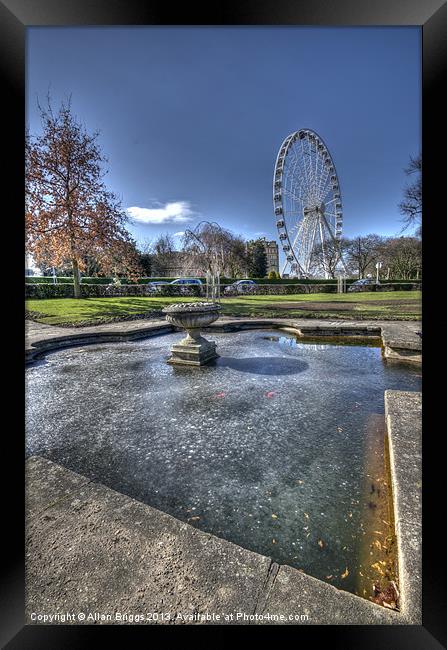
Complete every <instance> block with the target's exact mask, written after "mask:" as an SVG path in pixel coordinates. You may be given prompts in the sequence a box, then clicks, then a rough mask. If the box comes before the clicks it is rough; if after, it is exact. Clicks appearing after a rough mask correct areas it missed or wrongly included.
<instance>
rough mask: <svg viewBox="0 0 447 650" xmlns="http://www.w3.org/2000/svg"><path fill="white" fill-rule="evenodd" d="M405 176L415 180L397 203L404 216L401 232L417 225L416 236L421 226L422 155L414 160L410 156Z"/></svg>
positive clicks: (405, 189) (406, 188)
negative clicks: (413, 177) (412, 177)
mask: <svg viewBox="0 0 447 650" xmlns="http://www.w3.org/2000/svg"><path fill="white" fill-rule="evenodd" d="M405 173H406V174H407V176H413V175H415V176H416V178H415V179H414V180H413V182H412V183H410V184H409V185H407V186H406V187H405V188H404V198H403V201H401V202H400V203H399V210H400V212H401V214H403V215H404V218H403V220H402V221H403V223H404V227H403V230H406V229H407V228H409V227H410V226H414V225H417V226H418V228H417V231H416V234H417V236H420V234H421V225H422V155H421V154H419V155H418V156H416V158H413V157H412V156H410V163H409V165H408V167H407V168H406V169H405Z"/></svg>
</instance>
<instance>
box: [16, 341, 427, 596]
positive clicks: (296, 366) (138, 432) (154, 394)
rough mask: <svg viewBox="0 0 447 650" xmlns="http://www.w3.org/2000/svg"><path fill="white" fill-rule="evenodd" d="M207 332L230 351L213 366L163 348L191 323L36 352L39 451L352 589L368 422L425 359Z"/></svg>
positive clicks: (32, 390)
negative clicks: (397, 361) (179, 361)
mask: <svg viewBox="0 0 447 650" xmlns="http://www.w3.org/2000/svg"><path fill="white" fill-rule="evenodd" d="M206 336H207V337H208V338H209V339H210V340H215V341H216V342H217V350H218V352H219V353H220V355H221V357H220V358H219V359H218V360H217V361H216V363H215V365H213V366H209V367H202V368H190V367H184V368H179V367H172V366H169V365H167V364H166V363H165V360H166V358H167V357H168V356H169V348H170V346H171V345H172V344H173V343H174V342H176V341H178V340H180V339H181V338H182V334H180V333H176V334H169V335H165V336H161V337H155V338H148V339H145V340H140V341H135V342H126V343H110V344H101V345H90V346H85V347H83V348H80V347H75V348H70V349H66V350H60V351H57V352H54V353H52V354H48V355H47V357H46V358H45V359H44V360H42V361H38V362H35V363H33V364H32V365H30V366H29V367H28V368H27V409H26V415H27V435H26V447H27V454H28V455H33V454H39V455H41V456H44V457H46V458H49V459H50V460H53V461H55V462H57V463H60V464H61V465H64V466H65V467H68V468H70V469H72V470H74V471H77V472H79V473H81V474H84V475H86V476H89V477H92V478H96V479H97V480H99V481H100V482H102V483H104V484H105V485H108V486H110V487H112V488H114V489H115V490H118V491H120V492H124V493H126V494H128V495H130V496H132V497H135V498H136V499H138V500H140V501H144V502H145V503H148V504H150V505H152V506H154V507H156V508H159V509H160V510H163V511H165V512H168V513H169V514H171V515H173V516H175V517H177V518H179V519H181V520H184V521H188V522H189V523H191V524H192V525H195V526H197V527H198V528H201V529H202V530H206V531H208V532H212V533H214V534H215V535H217V536H219V537H224V538H225V539H228V540H230V541H232V542H235V543H236V544H239V545H241V546H243V547H245V548H248V549H251V550H253V551H257V552H258V553H262V554H264V555H267V556H270V557H272V558H273V559H274V560H275V561H276V562H278V563H281V564H289V565H291V566H294V567H297V568H300V569H303V570H304V571H305V572H306V573H309V574H311V575H313V576H315V577H318V578H321V579H328V576H330V579H329V581H330V582H331V584H334V585H335V586H338V587H340V588H343V589H349V590H352V591H355V589H356V584H357V582H356V580H357V576H358V572H359V565H360V557H361V556H362V553H363V551H362V545H364V522H365V517H366V516H367V514H368V512H367V511H368V507H367V505H368V499H369V496H368V494H369V493H368V490H369V483H366V484H365V476H366V475H367V474H368V462H369V461H368V458H369V456H370V448H371V444H372V446H373V447H374V449H376V450H377V449H379V450H383V429H382V427H377V426H376V425H375V426H373V427H372V428H371V422H373V423H377V422H378V421H379V422H381V421H382V415H383V412H384V401H383V393H384V390H385V389H387V388H391V389H400V390H420V381H421V380H420V370H419V369H412V368H406V367H402V366H394V365H387V364H386V363H384V362H383V360H382V357H381V350H380V348H379V347H367V346H361V345H359V344H356V345H334V344H327V343H325V344H322V343H317V344H315V343H306V342H301V341H300V342H298V341H297V339H295V337H293V336H292V335H286V334H283V333H278V332H267V331H251V332H240V333H231V334H214V333H213V334H206ZM371 431H373V433H372V434H371ZM371 435H372V436H373V438H374V437H375V439H374V440H372V442H371ZM379 438H380V439H379ZM380 453H382V451H380ZM366 486H367V487H366ZM370 507H371V506H370ZM374 507H375V506H374ZM346 568H349V572H348V574H346Z"/></svg>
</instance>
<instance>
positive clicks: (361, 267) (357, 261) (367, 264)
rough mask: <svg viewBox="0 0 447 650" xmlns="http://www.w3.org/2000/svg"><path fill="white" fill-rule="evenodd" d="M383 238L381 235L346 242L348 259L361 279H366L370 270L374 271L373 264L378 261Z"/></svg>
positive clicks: (366, 236) (356, 238)
mask: <svg viewBox="0 0 447 650" xmlns="http://www.w3.org/2000/svg"><path fill="white" fill-rule="evenodd" d="M382 243H383V238H382V237H380V235H365V236H363V237H355V239H351V240H348V241H347V242H346V257H347V260H348V262H349V264H351V265H352V266H353V267H354V268H355V269H357V272H358V276H359V278H364V277H365V274H366V272H367V271H368V269H370V270H372V269H373V264H374V262H376V261H377V260H378V256H379V253H380V246H381V244H382Z"/></svg>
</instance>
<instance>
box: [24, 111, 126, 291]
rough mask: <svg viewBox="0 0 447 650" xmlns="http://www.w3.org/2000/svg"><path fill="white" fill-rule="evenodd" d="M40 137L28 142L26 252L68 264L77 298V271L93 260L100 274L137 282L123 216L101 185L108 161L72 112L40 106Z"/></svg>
mask: <svg viewBox="0 0 447 650" xmlns="http://www.w3.org/2000/svg"><path fill="white" fill-rule="evenodd" d="M39 108H40V113H41V119H42V133H41V134H40V135H38V136H30V135H28V136H27V138H26V149H25V151H26V158H25V159H26V168H25V229H26V248H27V252H29V253H31V254H32V255H33V257H34V259H35V261H36V263H37V264H39V262H40V261H44V263H45V265H46V266H47V267H48V266H56V267H57V266H62V265H65V264H67V263H68V264H70V265H71V268H72V269H73V283H74V291H75V297H80V271H83V270H84V269H85V265H86V260H88V259H95V261H96V262H97V264H98V266H99V268H100V269H101V271H102V272H103V273H113V274H115V275H117V274H118V273H119V274H123V275H126V276H127V277H129V278H130V279H133V280H136V278H137V277H138V272H139V265H138V257H137V251H136V247H135V243H134V241H133V239H132V238H131V236H130V234H129V232H128V231H127V229H126V227H125V223H126V222H127V220H128V219H127V215H126V213H125V212H124V211H123V210H122V209H121V205H120V201H119V199H118V197H117V196H116V195H115V194H114V193H113V192H110V191H109V190H108V189H107V188H106V186H105V184H104V181H103V177H104V170H103V165H104V163H105V162H106V158H105V157H104V156H103V154H102V153H101V150H100V148H99V145H98V143H97V139H98V135H99V134H98V133H93V134H89V133H88V132H87V131H86V129H85V128H84V127H83V126H82V125H81V124H80V123H79V122H78V121H77V120H76V118H75V117H74V116H73V114H72V112H71V106H70V103H69V102H68V103H66V104H64V103H63V104H62V105H61V107H60V109H59V111H58V112H53V110H52V108H51V105H50V102H48V108H47V109H43V108H42V107H40V106H39Z"/></svg>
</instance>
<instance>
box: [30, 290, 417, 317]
mask: <svg viewBox="0 0 447 650" xmlns="http://www.w3.org/2000/svg"><path fill="white" fill-rule="evenodd" d="M421 296H422V294H421V292H420V291H389V292H371V293H369V292H364V293H345V294H334V293H319V294H298V295H290V296H239V297H235V298H223V299H222V307H223V313H224V315H226V316H257V317H263V318H267V317H271V318H272V317H281V316H283V317H285V316H289V317H301V318H332V319H335V318H343V319H376V320H382V319H384V320H420V318H421V316H420V314H421ZM195 300H197V298H181V297H179V298H135V297H129V298H83V299H75V298H52V299H48V300H27V301H26V302H25V304H26V310H27V312H28V314H29V316H30V317H31V318H32V319H33V320H35V321H38V322H40V323H46V324H49V325H70V324H74V325H80V324H85V323H92V324H93V323H101V322H107V321H111V320H116V319H121V318H129V317H130V316H138V315H142V314H148V313H150V312H154V310H155V311H159V310H160V309H162V308H163V307H166V305H169V304H171V303H173V302H194V301H195Z"/></svg>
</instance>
